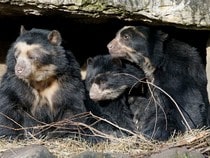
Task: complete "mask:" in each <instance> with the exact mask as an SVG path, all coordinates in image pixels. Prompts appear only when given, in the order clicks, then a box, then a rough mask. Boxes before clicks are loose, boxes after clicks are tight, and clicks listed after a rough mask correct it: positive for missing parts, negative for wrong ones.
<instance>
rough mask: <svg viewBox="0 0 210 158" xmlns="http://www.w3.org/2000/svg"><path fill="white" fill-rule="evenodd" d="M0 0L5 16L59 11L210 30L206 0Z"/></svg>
mask: <svg viewBox="0 0 210 158" xmlns="http://www.w3.org/2000/svg"><path fill="white" fill-rule="evenodd" d="M0 3H1V5H0V15H7V16H11V15H28V14H33V15H49V14H50V15H53V14H56V15H58V14H59V15H60V14H62V13H63V16H72V15H80V16H81V15H85V16H87V17H93V18H95V19H99V18H111V17H117V18H120V19H124V20H135V21H144V22H147V23H153V24H155V23H158V24H171V25H176V26H178V27H185V28H193V29H208V30H210V1H208V0H0ZM11 5H12V7H11ZM49 10H50V11H49Z"/></svg>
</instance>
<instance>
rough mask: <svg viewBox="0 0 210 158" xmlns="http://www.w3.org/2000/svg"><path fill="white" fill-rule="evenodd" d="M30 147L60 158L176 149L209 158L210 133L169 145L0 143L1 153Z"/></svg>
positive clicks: (135, 141)
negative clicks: (47, 151) (36, 147)
mask: <svg viewBox="0 0 210 158" xmlns="http://www.w3.org/2000/svg"><path fill="white" fill-rule="evenodd" d="M30 144H41V145H44V146H46V147H47V148H48V149H49V150H50V151H51V152H52V153H53V154H54V155H56V156H57V157H59V158H66V157H71V156H72V155H75V154H79V153H81V152H83V151H87V150H88V151H97V152H103V153H106V152H107V153H126V154H129V155H131V156H134V157H146V156H148V155H150V154H152V153H156V152H159V151H161V150H165V149H168V148H173V147H182V146H185V147H186V148H187V149H189V150H197V151H200V152H201V153H202V154H204V155H206V156H210V130H194V131H193V132H190V133H185V134H184V135H180V136H178V137H176V138H172V139H170V140H169V141H167V142H154V141H148V140H145V139H144V138H143V137H142V136H139V135H135V136H133V137H127V138H119V139H114V140H113V141H111V142H103V143H99V144H96V145H90V144H88V143H87V142H84V141H78V140H74V139H72V138H62V139H61V138H57V139H49V140H45V139H30V140H21V141H20V140H19V141H17V140H5V139H1V140H0V152H2V151H5V150H7V149H11V148H17V147H23V146H26V145H30Z"/></svg>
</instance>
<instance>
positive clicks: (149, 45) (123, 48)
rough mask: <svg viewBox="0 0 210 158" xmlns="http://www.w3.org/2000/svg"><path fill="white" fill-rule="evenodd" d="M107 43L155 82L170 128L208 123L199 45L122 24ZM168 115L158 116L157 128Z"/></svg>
mask: <svg viewBox="0 0 210 158" xmlns="http://www.w3.org/2000/svg"><path fill="white" fill-rule="evenodd" d="M107 47H108V49H109V52H110V54H111V55H112V56H113V57H119V58H123V59H126V60H129V61H131V62H134V63H136V64H137V65H139V66H140V68H142V69H143V71H144V72H145V75H146V77H147V80H148V81H150V82H151V84H154V85H151V86H152V87H153V88H152V89H153V96H154V98H155V100H156V105H157V106H159V107H161V109H163V110H164V113H165V118H167V124H172V125H173V126H172V127H168V126H166V128H172V129H173V128H174V129H175V130H176V131H181V132H184V131H186V130H188V129H191V128H201V127H203V126H206V125H207V115H208V114H207V109H208V106H209V105H208V100H207V92H206V76H205V70H204V66H203V65H202V61H201V58H200V56H199V53H198V52H197V50H196V49H195V48H193V47H191V46H190V45H188V44H186V43H184V42H181V41H178V40H176V39H173V38H171V37H170V36H169V35H168V34H166V33H164V32H162V31H160V30H155V29H152V28H149V27H144V26H137V27H134V26H126V27H124V28H122V29H121V30H119V31H118V33H117V35H116V37H115V38H114V39H113V40H112V41H111V42H110V43H109V44H108V45H107ZM155 85H156V86H157V87H155ZM175 102H176V103H175ZM151 108H155V107H151ZM165 118H164V117H163V118H162V121H161V118H160V119H159V118H158V120H157V124H156V127H157V128H160V129H161V130H162V129H163V128H162V125H161V123H159V122H164V119H165ZM163 133H164V130H163ZM159 137H160V138H161V137H162V135H161V132H159ZM157 138H158V135H157ZM163 139H168V137H166V138H164V137H163Z"/></svg>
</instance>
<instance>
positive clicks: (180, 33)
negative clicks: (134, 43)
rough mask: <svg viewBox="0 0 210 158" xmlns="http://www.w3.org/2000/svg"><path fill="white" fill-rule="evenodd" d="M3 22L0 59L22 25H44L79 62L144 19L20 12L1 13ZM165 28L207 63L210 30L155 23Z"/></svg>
mask: <svg viewBox="0 0 210 158" xmlns="http://www.w3.org/2000/svg"><path fill="white" fill-rule="evenodd" d="M0 20H1V25H0V29H1V31H0V52H1V54H0V63H1V64H2V63H5V57H6V54H7V50H8V49H9V47H10V45H11V43H12V42H13V41H15V39H16V38H17V36H18V35H19V32H20V26H21V25H24V27H25V28H26V29H28V30H30V29H31V28H41V29H49V30H53V29H56V30H58V31H59V32H60V33H61V35H62V38H63V46H64V47H65V48H66V49H69V50H71V51H72V52H73V54H74V55H75V57H76V59H77V61H78V62H79V63H80V65H83V64H84V63H85V61H86V59H87V58H88V57H93V56H95V55H98V54H107V53H108V50H107V48H106V45H107V43H108V42H109V41H110V40H111V39H112V38H113V37H114V36H115V34H116V32H117V31H118V30H119V29H120V28H122V27H123V26H125V25H142V22H131V21H123V20H119V19H113V18H110V19H109V18H106V19H105V18H103V19H100V18H99V19H95V18H90V17H74V18H73V17H71V18H67V17H61V16H57V17H56V16H31V15H30V16H29V15H28V16H18V17H1V18H0ZM152 27H157V28H160V29H162V30H163V31H165V32H167V33H169V34H170V35H172V36H173V37H174V38H177V39H179V40H181V41H184V42H187V43H189V44H190V45H192V46H194V47H196V48H197V49H198V51H199V52H200V54H201V56H202V57H203V62H204V63H205V56H206V41H207V38H208V33H207V31H204V30H202V31H201V30H186V29H179V28H176V27H172V26H163V25H162V26H161V25H159V26H157V25H156V26H154V25H153V26H152Z"/></svg>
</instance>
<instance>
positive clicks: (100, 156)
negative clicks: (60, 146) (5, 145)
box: [73, 151, 130, 158]
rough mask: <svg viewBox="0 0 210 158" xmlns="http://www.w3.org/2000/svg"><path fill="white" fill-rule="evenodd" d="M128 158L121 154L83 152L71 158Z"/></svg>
mask: <svg viewBox="0 0 210 158" xmlns="http://www.w3.org/2000/svg"><path fill="white" fill-rule="evenodd" d="M129 157H130V156H129V155H127V154H122V153H101V152H92V151H85V152H83V153H81V154H79V155H76V156H73V158H129Z"/></svg>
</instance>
